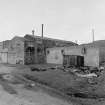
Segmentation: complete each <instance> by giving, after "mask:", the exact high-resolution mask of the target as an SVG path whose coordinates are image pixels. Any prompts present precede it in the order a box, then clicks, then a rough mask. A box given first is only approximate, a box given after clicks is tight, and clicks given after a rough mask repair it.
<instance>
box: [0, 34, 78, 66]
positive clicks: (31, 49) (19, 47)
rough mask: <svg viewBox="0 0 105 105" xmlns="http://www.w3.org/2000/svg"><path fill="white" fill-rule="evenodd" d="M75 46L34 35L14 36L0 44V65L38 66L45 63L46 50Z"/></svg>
mask: <svg viewBox="0 0 105 105" xmlns="http://www.w3.org/2000/svg"><path fill="white" fill-rule="evenodd" d="M74 45H77V44H75V43H73V42H71V41H64V40H58V39H52V38H47V37H41V36H36V35H29V34H27V35H25V36H24V37H19V36H15V37H14V38H12V39H11V40H6V41H3V42H0V63H9V64H37V63H38V64H39V63H46V53H45V52H46V48H52V47H64V46H74Z"/></svg>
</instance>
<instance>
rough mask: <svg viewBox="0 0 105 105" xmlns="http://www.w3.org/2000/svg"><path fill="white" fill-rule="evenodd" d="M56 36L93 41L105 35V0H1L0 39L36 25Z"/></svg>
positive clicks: (10, 36) (29, 31)
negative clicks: (93, 36)
mask: <svg viewBox="0 0 105 105" xmlns="http://www.w3.org/2000/svg"><path fill="white" fill-rule="evenodd" d="M42 23H43V24H44V26H45V28H44V35H45V36H47V37H52V38H59V39H64V40H70V41H75V40H78V42H79V43H83V42H91V41H92V35H91V29H92V28H94V29H95V39H96V40H98V39H99V40H101V39H102V40H104V39H105V0H0V41H2V40H6V39H11V38H12V37H13V36H15V35H18V36H24V35H25V34H28V33H31V30H32V29H35V33H36V35H37V34H38V35H40V34H41V24H42Z"/></svg>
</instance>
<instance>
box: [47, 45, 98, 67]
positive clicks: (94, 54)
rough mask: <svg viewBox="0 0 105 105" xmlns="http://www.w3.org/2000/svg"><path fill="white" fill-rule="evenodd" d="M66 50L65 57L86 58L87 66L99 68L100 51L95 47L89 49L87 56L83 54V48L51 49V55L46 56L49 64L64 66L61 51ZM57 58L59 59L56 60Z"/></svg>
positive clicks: (87, 49) (85, 63)
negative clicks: (76, 56)
mask: <svg viewBox="0 0 105 105" xmlns="http://www.w3.org/2000/svg"><path fill="white" fill-rule="evenodd" d="M62 49H63V50H64V54H65V55H78V56H84V65H85V66H95V67H98V66H99V49H98V48H94V47H90V48H89V47H87V48H86V54H83V53H82V49H83V47H82V46H73V47H64V48H62V47H61V48H57V47H56V48H49V49H48V50H49V51H50V53H49V54H47V55H46V59H47V63H54V64H63V55H62V53H61V50H62ZM56 56H57V57H58V59H56Z"/></svg>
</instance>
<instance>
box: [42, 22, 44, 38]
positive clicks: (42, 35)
mask: <svg viewBox="0 0 105 105" xmlns="http://www.w3.org/2000/svg"><path fill="white" fill-rule="evenodd" d="M43 28H44V24H42V39H43Z"/></svg>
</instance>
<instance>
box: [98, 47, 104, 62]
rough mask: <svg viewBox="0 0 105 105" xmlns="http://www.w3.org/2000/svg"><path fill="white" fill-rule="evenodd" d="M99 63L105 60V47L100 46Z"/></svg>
mask: <svg viewBox="0 0 105 105" xmlns="http://www.w3.org/2000/svg"><path fill="white" fill-rule="evenodd" d="M99 50H100V54H99V55H100V57H99V58H100V64H102V63H103V62H105V47H100V48H99Z"/></svg>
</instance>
